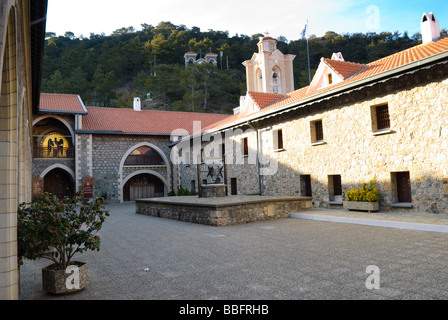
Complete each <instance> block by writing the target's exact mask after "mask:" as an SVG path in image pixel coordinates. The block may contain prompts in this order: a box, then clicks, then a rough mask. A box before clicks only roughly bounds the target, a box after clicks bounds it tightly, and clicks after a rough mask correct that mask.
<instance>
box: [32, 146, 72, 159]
mask: <svg viewBox="0 0 448 320" xmlns="http://www.w3.org/2000/svg"><path fill="white" fill-rule="evenodd" d="M74 157H75V153H74V150H73V147H68V148H62V147H60V148H48V147H37V148H34V149H33V158H34V159H54V158H61V159H71V158H74Z"/></svg>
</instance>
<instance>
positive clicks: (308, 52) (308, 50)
mask: <svg viewBox="0 0 448 320" xmlns="http://www.w3.org/2000/svg"><path fill="white" fill-rule="evenodd" d="M308 29H309V28H308V19H306V54H307V56H308V78H309V79H308V80H309V82H310V84H311V69H310V49H309V47H308Z"/></svg>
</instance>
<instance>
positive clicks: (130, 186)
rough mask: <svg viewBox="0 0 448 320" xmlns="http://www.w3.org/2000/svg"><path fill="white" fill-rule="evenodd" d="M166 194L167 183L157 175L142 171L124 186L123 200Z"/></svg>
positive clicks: (156, 196)
mask: <svg viewBox="0 0 448 320" xmlns="http://www.w3.org/2000/svg"><path fill="white" fill-rule="evenodd" d="M163 196H165V184H164V183H163V182H162V180H160V179H159V178H158V177H156V176H155V175H152V174H149V173H141V174H137V175H135V176H133V177H132V178H130V179H129V180H128V181H127V182H126V183H125V185H124V187H123V200H124V201H134V200H135V199H139V198H158V197H163Z"/></svg>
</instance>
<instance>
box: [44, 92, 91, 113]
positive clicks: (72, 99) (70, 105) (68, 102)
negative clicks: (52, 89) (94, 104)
mask: <svg viewBox="0 0 448 320" xmlns="http://www.w3.org/2000/svg"><path fill="white" fill-rule="evenodd" d="M39 112H52V113H85V112H86V109H85V106H84V103H83V102H82V100H81V98H80V97H79V95H77V94H61V93H41V94H40V103H39Z"/></svg>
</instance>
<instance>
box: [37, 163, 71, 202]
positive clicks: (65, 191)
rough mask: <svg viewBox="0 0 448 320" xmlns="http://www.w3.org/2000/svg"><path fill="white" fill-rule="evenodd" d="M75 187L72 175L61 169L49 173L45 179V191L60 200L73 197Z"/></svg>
mask: <svg viewBox="0 0 448 320" xmlns="http://www.w3.org/2000/svg"><path fill="white" fill-rule="evenodd" d="M73 185H74V183H73V181H72V177H71V176H70V174H69V173H68V172H67V171H65V170H64V169H61V168H55V169H53V170H51V171H49V172H48V173H47V174H46V175H45V177H44V191H45V192H49V193H52V194H54V195H56V196H57V197H58V198H59V199H62V198H64V197H65V196H73V194H74V188H73Z"/></svg>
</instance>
